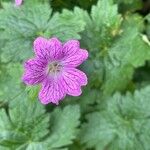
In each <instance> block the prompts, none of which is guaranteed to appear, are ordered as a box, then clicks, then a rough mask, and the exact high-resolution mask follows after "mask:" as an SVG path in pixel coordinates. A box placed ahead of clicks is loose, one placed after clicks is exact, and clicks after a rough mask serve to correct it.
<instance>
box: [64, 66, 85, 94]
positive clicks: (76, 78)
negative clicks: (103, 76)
mask: <svg viewBox="0 0 150 150" xmlns="http://www.w3.org/2000/svg"><path fill="white" fill-rule="evenodd" d="M62 76H63V79H64V83H65V84H66V86H65V88H66V92H67V94H68V95H72V96H79V95H80V94H81V93H82V91H81V86H82V85H86V84H87V77H86V75H85V74H84V73H83V72H82V71H80V70H78V69H75V68H65V70H64V71H63V73H62Z"/></svg>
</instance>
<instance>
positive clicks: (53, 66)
mask: <svg viewBox="0 0 150 150" xmlns="http://www.w3.org/2000/svg"><path fill="white" fill-rule="evenodd" d="M61 68H62V65H61V64H59V62H51V63H50V64H49V65H48V71H47V73H48V74H56V73H58V72H60V70H61Z"/></svg>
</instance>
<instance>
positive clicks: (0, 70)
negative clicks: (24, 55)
mask: <svg viewBox="0 0 150 150" xmlns="http://www.w3.org/2000/svg"><path fill="white" fill-rule="evenodd" d="M22 72H23V70H22V66H21V64H19V63H10V64H8V65H4V64H1V65H0V83H1V84H0V101H2V102H7V101H11V100H12V99H15V97H17V96H18V95H19V94H20V93H21V92H22V91H23V90H24V86H23V84H22V81H21V75H22Z"/></svg>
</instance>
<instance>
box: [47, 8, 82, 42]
mask: <svg viewBox="0 0 150 150" xmlns="http://www.w3.org/2000/svg"><path fill="white" fill-rule="evenodd" d="M84 26H85V22H84V21H83V20H82V19H80V14H78V13H77V12H76V10H74V12H72V11H69V10H66V9H64V10H63V11H62V13H61V14H59V13H55V14H54V15H53V16H52V18H51V20H50V21H49V23H48V28H47V30H46V31H45V35H47V34H48V35H51V36H56V37H58V38H60V39H61V40H62V41H67V40H70V39H80V35H79V32H81V31H83V30H84Z"/></svg>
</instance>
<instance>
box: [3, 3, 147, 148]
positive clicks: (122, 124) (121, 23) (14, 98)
mask: <svg viewBox="0 0 150 150" xmlns="http://www.w3.org/2000/svg"><path fill="white" fill-rule="evenodd" d="M96 2H97V4H96ZM143 3H144V2H143ZM141 7H142V1H140V0H76V1H73V0H24V1H23V4H22V5H21V6H19V7H17V6H15V3H14V1H11V0H0V150H91V149H92V150H95V149H96V150H149V149H150V145H149V141H150V131H149V128H150V119H149V118H150V117H149V116H150V111H149V110H150V41H149V40H150V14H146V15H145V16H143V13H140V12H143V9H144V8H142V10H141ZM57 11H59V12H57ZM137 12H138V13H137ZM39 36H43V37H46V38H51V37H58V38H59V39H60V40H61V41H63V42H65V41H67V40H69V39H79V40H80V44H81V47H82V48H83V49H87V50H88V51H89V59H88V60H87V61H86V62H84V63H83V64H82V65H81V66H80V70H83V71H84V72H85V73H86V74H87V76H88V85H87V86H86V87H84V88H82V95H81V96H79V97H71V96H67V97H66V98H65V99H64V100H63V101H61V102H60V104H59V106H56V105H52V104H49V105H47V106H43V105H42V104H41V103H40V102H39V99H38V93H39V91H40V89H41V85H37V86H26V85H25V84H23V82H22V79H21V77H22V75H23V72H24V71H23V62H24V61H25V60H27V59H30V58H32V57H33V48H32V47H33V41H34V40H35V38H37V37H39Z"/></svg>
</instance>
